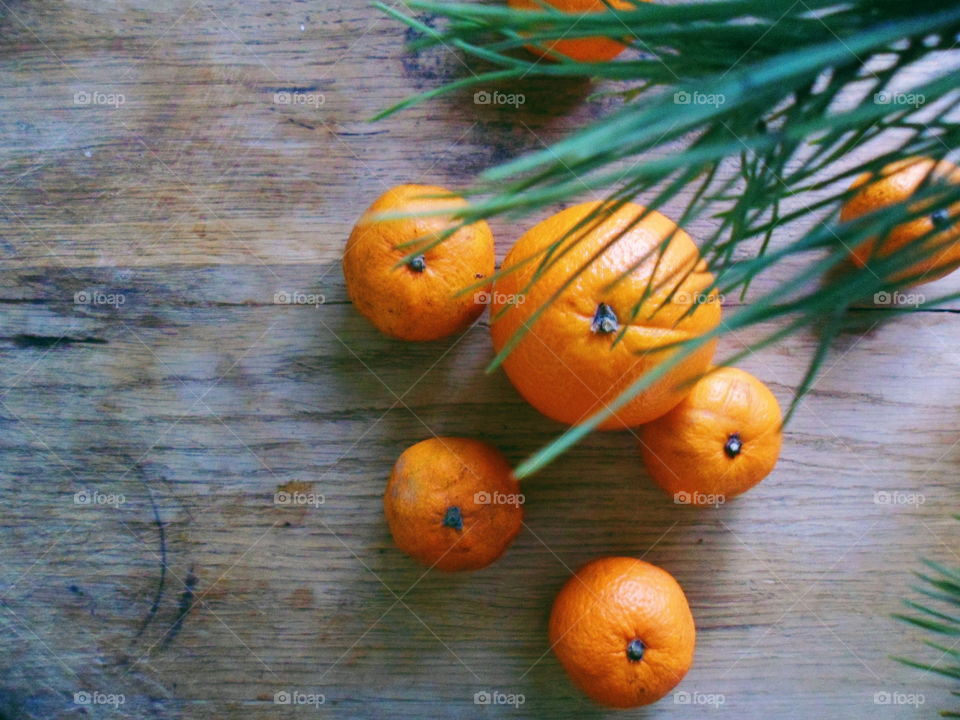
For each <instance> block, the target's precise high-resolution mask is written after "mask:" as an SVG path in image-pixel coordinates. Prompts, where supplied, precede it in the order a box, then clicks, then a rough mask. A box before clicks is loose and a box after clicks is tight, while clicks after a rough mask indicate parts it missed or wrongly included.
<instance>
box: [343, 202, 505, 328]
mask: <svg viewBox="0 0 960 720" xmlns="http://www.w3.org/2000/svg"><path fill="white" fill-rule="evenodd" d="M449 192H450V191H449V190H446V189H444V188H442V187H437V186H435V185H398V186H396V187H394V188H391V189H390V190H388V191H387V192H385V193H384V194H383V195H381V196H380V197H379V198H377V200H376V201H375V202H374V203H373V204H372V205H371V206H370V207H369V208H367V211H366V212H365V213H364V215H363V217H361V218H360V220H359V221H358V222H357V224H356V225H355V226H354V228H353V232H351V233H350V238H349V239H348V240H347V248H346V250H345V252H344V254H343V277H344V279H345V280H346V284H347V293H348V294H349V295H350V299H351V300H352V301H353V304H354V307H356V308H357V310H358V311H359V312H360V313H361V314H362V315H364V316H366V317H367V319H369V320H370V322H372V323H373V324H374V325H375V326H376V327H377V328H378V329H379V330H381V331H382V332H384V333H386V334H387V335H391V336H393V337H396V338H400V339H402V340H436V339H438V338H442V337H445V336H447V335H450V334H452V333H455V332H457V331H458V330H463V329H465V328H466V327H467V326H468V325H470V323H472V322H473V321H474V320H476V319H477V318H478V317H479V316H480V313H482V312H483V309H484V307H485V305H486V303H485V302H484V301H483V300H482V297H483V293H482V292H480V291H478V292H477V293H476V294H473V293H469V294H467V295H463V296H456V293H457V292H458V291H459V290H462V289H463V288H465V287H467V286H468V285H471V284H473V283H475V282H477V281H478V280H482V279H483V278H485V277H489V276H490V275H492V274H493V270H494V250H493V235H492V233H491V232H490V228H489V226H488V225H487V224H486V223H485V222H483V221H480V222H477V223H474V224H473V225H468V226H467V227H464V228H461V229H459V230H457V232H456V233H454V234H453V235H451V236H450V237H449V238H447V239H446V240H444V241H443V242H442V243H440V244H439V245H437V246H436V247H434V248H432V249H430V250H427V251H426V252H424V253H423V254H421V255H417V256H416V257H414V258H413V259H412V260H410V261H409V262H408V263H406V264H405V265H403V266H401V267H396V265H397V263H398V262H400V260H402V259H403V258H404V257H405V256H407V255H408V254H409V253H410V252H411V251H412V250H413V249H414V247H416V246H413V247H398V246H399V245H401V244H402V243H408V242H411V241H416V240H421V239H422V240H424V244H426V243H427V242H429V241H430V240H431V239H435V238H436V237H437V235H438V233H440V232H442V231H444V230H447V229H449V228H450V227H451V226H452V225H454V224H455V223H454V221H453V220H452V219H451V218H450V217H449V216H442V215H433V216H429V217H411V218H404V219H398V220H375V219H374V216H375V215H378V214H385V213H400V212H411V213H415V212H424V211H428V210H441V211H442V210H450V211H451V212H453V211H455V210H457V209H459V208H462V207H464V206H465V205H466V201H465V200H464V199H463V198H459V197H453V198H442V199H435V198H425V197H424V196H425V195H439V194H444V193H449Z"/></svg>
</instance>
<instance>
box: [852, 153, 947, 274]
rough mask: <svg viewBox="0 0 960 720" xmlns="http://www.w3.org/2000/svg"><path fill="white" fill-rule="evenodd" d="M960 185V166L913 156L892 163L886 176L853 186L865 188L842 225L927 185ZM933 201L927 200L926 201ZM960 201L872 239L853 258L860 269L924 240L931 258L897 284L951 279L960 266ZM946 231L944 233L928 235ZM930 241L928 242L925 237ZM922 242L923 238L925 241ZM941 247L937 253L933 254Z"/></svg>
mask: <svg viewBox="0 0 960 720" xmlns="http://www.w3.org/2000/svg"><path fill="white" fill-rule="evenodd" d="M924 182H930V183H948V184H950V185H957V184H960V168H958V167H957V166H956V165H954V164H953V163H951V162H949V161H947V160H941V161H940V162H937V161H936V160H934V159H933V158H928V157H911V158H906V159H904V160H898V161H897V162H893V163H890V164H889V165H886V166H884V167H883V168H882V169H881V170H880V177H879V178H875V177H874V176H873V175H872V174H871V173H864V174H863V175H861V176H860V177H858V178H857V179H856V180H854V182H853V184H852V185H851V186H850V189H851V190H854V189H856V188H860V191H859V192H857V193H855V194H854V195H853V196H852V197H851V198H850V199H849V200H848V201H847V202H846V203H845V204H844V205H843V208H841V210H840V221H841V222H847V221H849V220H854V219H856V218H858V217H861V216H862V215H866V214H868V213H870V212H874V211H876V210H879V209H881V208H884V207H888V206H890V205H895V204H897V203H901V202H905V201H906V200H909V199H910V198H911V197H912V196H913V194H914V193H915V192H916V191H917V189H918V188H920V186H921V185H922V184H923V183H924ZM925 202H927V201H925ZM958 217H960V202H958V203H955V204H953V205H951V206H950V207H949V208H944V209H941V210H937V211H935V212H933V213H931V214H930V215H927V216H921V217H918V218H916V219H915V220H911V221H910V222H906V223H902V224H900V225H897V226H896V227H895V228H893V230H892V231H890V233H888V234H887V235H886V237H884V238H882V239H880V240H878V239H877V238H868V239H867V240H866V241H864V242H863V243H861V244H860V245H859V246H857V247H856V248H854V249H853V251H852V252H851V254H850V256H851V259H852V260H853V262H854V263H855V264H856V265H857V266H858V267H864V266H865V265H867V263H869V261H870V259H871V258H873V257H884V256H887V255H890V254H891V253H893V252H894V251H896V250H899V249H901V248H903V247H905V246H907V245H909V244H911V243H914V242H917V241H920V242H922V243H923V244H924V245H925V246H928V247H930V248H931V250H932V252H931V254H930V257H927V258H924V259H921V260H917V261H916V262H914V263H911V264H910V265H909V266H908V267H907V269H906V270H904V271H903V272H902V273H897V275H896V276H895V277H894V278H892V279H894V280H896V279H900V278H905V277H910V276H917V275H919V276H920V277H919V278H918V279H916V280H914V281H912V283H911V284H919V283H924V282H930V281H931V280H936V279H938V278H941V277H943V276H944V275H948V274H949V273H951V272H952V271H953V270H955V269H956V268H957V267H958V266H960V242H958V240H960V222H957V221H955V218H958ZM938 228H941V230H940V232H937V233H935V234H933V235H927V234H928V233H932V232H934V231H935V230H936V229H938ZM925 235H927V237H925V238H924V236H925ZM921 238H923V239H922V240H921ZM934 248H935V250H933V249H934Z"/></svg>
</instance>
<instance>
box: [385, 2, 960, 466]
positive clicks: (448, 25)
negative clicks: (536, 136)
mask: <svg viewBox="0 0 960 720" xmlns="http://www.w3.org/2000/svg"><path fill="white" fill-rule="evenodd" d="M376 5H377V6H378V7H379V8H381V9H382V10H383V11H384V12H386V13H388V14H389V15H391V16H392V17H394V18H396V19H398V20H400V21H401V22H403V23H405V24H406V25H408V26H409V27H411V28H413V29H414V30H416V31H417V33H419V39H418V40H416V41H415V42H414V43H413V48H414V49H415V50H418V49H423V48H426V47H431V46H445V47H447V48H450V49H451V50H453V51H455V52H459V53H462V54H464V55H466V56H468V57H472V58H473V63H474V66H475V68H476V69H477V71H478V72H476V73H475V74H472V75H470V76H468V77H465V78H462V79H459V80H455V81H453V82H450V83H447V84H446V85H443V86H441V87H437V88H434V89H431V90H429V91H427V92H425V93H422V94H421V95H418V96H415V97H412V98H408V99H406V100H405V101H403V102H402V103H400V104H398V105H396V106H394V107H393V108H390V109H388V110H386V111H384V113H382V115H385V114H389V113H391V112H396V111H398V110H400V109H403V108H406V107H409V106H410V105H412V104H414V103H417V102H422V101H424V100H428V99H430V98H433V97H436V96H437V95H440V94H441V93H446V92H451V91H455V90H458V89H463V88H466V87H471V86H477V85H487V86H489V85H491V84H494V83H496V84H497V85H499V86H505V85H506V84H508V83H510V82H514V81H519V80H521V79H523V78H527V77H536V76H540V77H544V78H551V77H595V78H602V79H606V80H610V81H614V82H617V83H620V84H622V85H625V89H623V90H619V91H617V92H618V94H619V95H620V96H621V97H622V98H623V106H622V107H621V108H620V109H619V110H616V111H615V112H612V113H610V114H609V115H607V116H606V117H603V118H601V119H599V120H597V121H595V122H594V123H593V124H591V125H589V126H587V127H585V128H583V129H581V130H579V131H577V132H575V133H573V134H572V135H571V136H569V137H567V138H566V139H563V140H561V141H560V142H557V143H555V144H554V145H552V146H551V147H549V148H547V149H545V150H543V151H540V152H534V153H532V154H529V155H525V156H522V157H519V158H517V159H515V160H512V161H509V162H507V163H505V164H503V165H500V166H498V167H494V168H491V169H489V170H487V171H486V172H485V173H483V174H482V175H481V176H480V177H479V178H478V179H477V182H476V183H475V184H474V186H473V187H471V188H468V189H467V191H466V193H465V194H466V196H467V197H468V198H469V199H470V201H471V202H470V205H469V207H467V208H466V209H464V210H463V211H462V212H460V213H459V214H458V220H459V222H460V223H461V224H468V223H471V222H475V221H477V220H480V219H486V218H490V217H493V216H496V215H506V216H509V217H520V216H525V215H528V214H530V213H532V212H535V211H537V210H540V209H543V208H545V207H548V206H551V205H553V204H555V203H559V202H563V201H568V200H572V199H574V198H577V197H581V196H583V194H584V193H585V191H592V192H600V191H604V192H605V193H606V195H607V199H606V201H605V202H604V203H603V204H602V205H601V206H600V208H599V209H598V210H597V211H595V212H594V213H592V214H591V215H590V216H589V217H587V218H586V219H585V220H584V221H583V222H582V223H581V224H580V225H578V226H577V227H575V228H573V229H572V230H571V231H570V233H568V234H567V236H565V237H564V238H561V239H559V240H558V241H557V242H556V243H554V244H553V245H551V246H549V247H547V248H545V249H544V251H543V253H542V256H541V257H539V258H534V259H532V262H537V263H538V267H537V269H536V272H534V273H533V279H532V280H531V282H536V281H537V280H538V279H539V277H541V276H542V274H543V272H544V271H545V270H546V269H548V268H549V267H550V266H551V265H552V264H553V263H555V262H557V255H558V253H557V249H558V248H559V247H560V245H561V244H563V243H564V242H566V241H567V240H568V239H570V238H571V237H573V238H574V242H576V241H578V240H579V238H580V237H582V236H583V235H584V234H585V233H586V232H588V231H589V229H590V227H591V226H592V225H594V224H597V223H599V222H602V220H603V219H604V218H605V217H606V216H608V215H609V214H610V213H612V212H614V211H615V210H616V209H617V208H618V207H620V206H622V205H623V204H624V203H626V202H631V201H637V202H640V204H642V205H644V206H645V207H647V208H649V209H651V210H654V209H659V208H661V207H663V206H664V205H665V204H666V203H667V202H669V201H671V200H673V199H675V198H677V197H679V196H680V195H681V193H686V194H687V195H688V196H689V200H688V201H687V202H686V207H685V209H684V210H683V211H682V212H681V214H680V216H679V217H678V218H677V220H678V224H679V225H681V226H683V225H686V224H688V223H690V222H692V221H693V220H695V219H697V218H699V217H704V218H713V219H714V220H715V223H714V225H715V227H714V228H713V230H712V232H710V234H709V235H708V236H707V237H701V238H698V240H699V245H700V249H701V252H702V253H703V255H704V257H705V259H706V260H707V263H708V266H709V267H710V269H711V270H712V272H713V273H714V275H715V278H716V280H715V283H714V285H713V287H712V288H710V289H709V290H715V291H717V292H718V293H720V294H723V295H732V294H738V295H739V296H740V297H741V298H742V297H744V296H745V295H746V293H747V290H748V289H749V288H750V286H751V283H752V282H753V280H754V279H755V278H756V277H757V276H759V275H761V274H762V273H764V272H767V271H769V270H771V269H772V268H778V269H780V270H779V274H778V277H780V278H781V279H779V280H778V281H777V285H776V286H775V287H773V288H772V289H770V290H769V291H767V292H765V293H763V294H761V295H759V296H757V297H751V301H750V303H748V304H746V305H744V306H742V307H740V308H738V309H737V310H736V311H735V312H733V313H730V314H729V315H728V317H727V318H726V319H725V320H724V322H723V324H722V325H721V327H719V328H717V330H716V331H714V332H712V333H710V334H709V335H707V336H704V337H700V338H693V339H691V340H688V341H685V342H683V343H679V344H678V346H677V347H676V348H675V352H674V354H673V355H672V357H671V359H670V360H669V361H667V362H665V363H662V364H661V365H659V366H657V367H656V368H654V369H653V370H652V371H650V372H648V373H647V374H645V375H644V376H643V377H640V378H639V379H637V380H636V382H634V383H633V384H632V385H631V386H630V387H629V388H627V389H626V390H625V391H624V392H623V393H622V394H621V395H620V396H619V397H618V398H617V400H616V401H614V402H613V403H612V404H611V405H610V406H609V407H607V408H604V409H603V410H602V411H600V412H598V413H597V414H595V415H594V416H592V417H590V418H588V419H587V420H586V421H584V422H583V423H582V424H579V425H576V426H574V427H572V428H570V429H569V430H567V431H566V432H565V433H563V434H562V435H561V436H559V437H558V438H556V439H555V440H554V441H552V442H551V443H550V444H548V445H547V446H545V447H544V448H542V449H541V450H539V451H538V452H537V453H535V454H534V455H533V456H532V457H530V458H528V459H527V460H526V461H525V462H523V463H521V464H520V466H518V468H517V470H516V472H517V475H518V476H519V477H525V476H527V475H530V474H532V473H533V472H536V471H537V470H539V469H541V468H542V467H544V466H545V465H546V464H548V463H549V462H551V461H552V460H553V459H555V458H556V457H557V456H558V455H559V454H560V453H562V452H564V451H565V450H567V449H568V448H569V447H571V446H572V445H573V444H574V443H576V442H578V441H579V440H580V439H582V438H583V437H584V436H585V435H586V434H588V433H589V432H591V431H592V430H593V429H595V428H596V427H597V426H598V425H599V424H600V423H601V422H602V421H603V420H604V419H606V418H607V417H609V416H610V415H611V414H612V413H614V412H615V411H616V410H617V409H618V408H620V407H622V406H623V405H624V404H626V403H627V402H628V401H629V400H630V399H631V398H632V397H633V396H634V395H635V394H636V393H638V392H641V391H642V390H643V389H645V388H646V387H649V386H650V385H651V384H652V383H653V382H655V381H656V380H657V379H658V378H659V377H661V376H662V375H663V374H664V373H665V372H666V371H667V369H668V368H669V366H670V365H671V364H673V363H676V362H677V361H679V360H680V359H681V358H682V357H684V356H686V355H688V354H689V353H691V352H693V351H694V350H695V349H696V347H698V346H699V345H701V344H702V343H704V342H707V341H708V340H710V339H712V338H714V337H718V336H720V335H724V334H727V333H730V332H736V331H740V330H743V329H745V328H748V327H751V326H756V325H758V324H760V323H766V322H768V321H770V320H777V321H778V322H779V325H778V329H777V330H774V331H772V332H769V333H767V334H766V335H764V336H762V337H761V338H760V339H759V340H757V341H754V342H752V343H750V344H749V346H748V347H747V348H746V349H745V350H744V351H743V352H741V353H738V354H736V355H734V356H732V357H730V358H726V359H725V361H724V363H730V362H735V361H736V360H737V359H738V358H740V357H742V356H743V355H745V354H747V353H749V352H752V351H755V350H758V349H760V348H762V347H764V346H766V345H769V344H770V343H773V342H777V341H779V340H781V339H783V338H784V337H787V336H788V335H790V334H791V333H795V332H797V331H799V330H801V329H804V328H808V327H811V326H816V327H822V332H821V333H820V341H819V342H820V344H819V346H818V349H817V350H816V351H815V353H814V355H813V357H812V359H811V362H810V365H809V367H808V370H807V373H806V375H805V377H804V379H803V381H802V383H801V386H800V387H799V388H798V391H797V393H796V398H795V400H794V402H793V403H792V404H791V407H790V411H789V413H788V417H789V415H790V414H792V412H793V410H794V409H795V407H796V402H797V401H798V400H799V399H800V397H802V396H803V394H804V393H805V392H806V391H807V390H808V389H809V388H810V387H811V385H812V383H813V382H814V380H815V378H816V375H817V372H818V370H819V368H820V367H821V365H822V363H823V362H824V360H825V358H826V357H827V354H828V350H829V347H830V345H831V343H832V340H833V339H834V338H835V337H836V336H837V335H838V334H840V333H841V332H842V331H843V330H844V329H845V328H846V327H847V325H848V324H849V322H850V319H849V317H848V315H847V310H848V309H849V308H850V307H851V306H853V305H855V304H857V303H862V302H864V301H868V300H869V299H870V298H872V297H873V296H874V295H875V294H876V293H878V292H882V291H886V292H889V291H893V290H896V289H899V288H902V287H906V286H907V285H909V284H911V283H914V282H918V281H921V280H923V277H922V276H917V275H914V276H912V277H911V276H909V273H908V271H909V268H910V267H911V266H912V265H913V264H914V263H916V261H917V260H920V259H923V258H928V257H932V256H933V255H934V254H935V253H937V252H939V251H940V250H942V247H937V243H936V242H934V241H932V240H931V238H927V239H926V240H925V241H924V242H918V243H914V244H911V245H909V246H907V247H905V248H902V249H901V250H899V251H897V252H895V253H892V254H890V255H889V256H885V257H883V258H878V259H876V260H873V261H871V263H870V264H869V266H868V267H867V268H866V269H863V270H854V269H852V268H850V267H848V266H847V258H848V256H849V253H850V250H851V249H852V248H854V247H856V246H857V245H859V244H860V243H862V242H863V241H864V240H867V239H868V238H870V237H875V236H880V235H883V234H884V233H886V232H888V231H889V230H890V229H891V228H893V227H894V226H895V225H897V224H900V223H902V222H904V221H906V220H910V219H913V218H918V217H921V216H924V215H929V214H931V213H934V212H936V211H937V210H938V209H946V208H948V207H949V206H951V205H952V204H954V203H957V202H958V201H960V188H958V187H957V186H942V185H939V184H937V183H935V182H933V181H929V182H927V183H925V184H924V186H922V187H921V189H920V191H919V192H918V193H917V194H916V196H915V198H914V200H913V201H912V202H911V203H909V204H908V203H904V204H902V205H895V206H891V207H890V208H887V209H884V210H883V211H880V212H877V213H873V214H871V215H869V216H867V217H864V218H860V219H859V220H857V221H854V222H851V223H847V224H844V225H840V224H839V223H838V222H837V219H836V215H837V209H838V207H839V205H840V203H841V202H842V201H843V200H844V199H846V198H847V197H849V195H850V191H849V190H848V189H847V188H848V186H849V184H850V182H851V180H852V179H853V178H854V177H856V176H857V175H859V174H861V173H864V172H871V173H876V172H877V171H879V170H880V168H882V167H883V166H884V165H886V164H887V163H889V162H891V161H893V160H898V159H902V158H905V157H910V156H920V155H922V156H928V157H931V158H935V159H938V160H939V159H942V158H944V157H946V156H948V155H949V154H950V152H951V151H952V150H953V149H954V148H956V147H958V141H960V125H958V123H957V122H956V121H955V118H956V114H957V106H958V104H960V92H958V86H960V76H958V75H957V74H956V73H941V74H938V73H936V72H933V73H930V72H924V73H914V74H912V75H911V74H909V73H907V72H905V70H906V69H907V68H908V67H909V66H911V65H913V64H915V63H917V62H918V61H920V60H929V59H930V58H936V57H938V55H937V53H941V52H943V51H946V50H950V49H952V48H953V47H954V46H955V45H956V43H957V39H958V37H960V6H957V5H945V4H944V3H942V2H939V1H935V0H914V2H911V3H903V2H902V0H900V1H898V2H894V1H893V0H848V2H836V1H834V0H802V1H801V2H795V1H794V0H718V1H717V2H697V3H684V4H678V5H662V4H657V3H653V2H651V3H646V2H637V3H636V7H634V8H633V9H630V10H626V11H615V10H613V9H612V8H611V9H610V10H609V11H608V12H603V13H595V14H589V15H571V14H566V13H561V12H557V11H553V10H551V9H550V8H549V7H548V6H547V5H544V9H543V10H542V11H520V10H513V9H510V8H507V7H503V6H498V5H483V4H449V3H441V2H434V1H432V0H406V9H404V10H399V9H396V8H393V7H389V6H387V5H384V4H382V3H376ZM424 15H427V16H431V17H432V18H439V19H440V24H439V26H437V27H434V25H436V23H434V22H433V21H430V22H425V21H424V20H423V19H422V18H423V16H424ZM594 36H605V37H609V38H613V39H616V40H620V41H623V42H627V43H629V44H630V45H631V46H632V47H633V48H634V49H635V50H637V51H638V53H636V54H635V56H634V57H633V58H632V59H621V60H614V61H610V62H598V63H582V62H576V61H573V60H570V59H566V58H562V57H557V58H555V59H554V60H544V59H539V58H537V57H536V56H534V55H532V54H529V53H527V52H526V51H525V50H523V49H522V47H523V46H524V45H537V46H540V47H546V44H547V43H549V42H550V41H551V40H555V39H558V38H568V39H569V38H575V37H594ZM911 78H913V79H914V80H913V84H911V85H907V86H904V85H903V84H902V83H903V82H904V81H905V80H908V81H909V80H910V79H911ZM918 78H919V79H918ZM703 97H707V98H712V102H693V100H695V99H697V98H703ZM903 99H906V100H911V99H912V100H913V102H906V103H905V102H901V100H903ZM877 141H879V143H878V142H877ZM678 142H685V146H684V148H683V149H682V150H680V151H677V150H675V149H674V148H675V147H676V145H677V144H678ZM878 144H879V145H881V146H882V148H883V150H882V151H878V150H871V149H870V148H872V147H874V146H876V145H878ZM668 148H669V149H668ZM851 158H857V159H856V160H854V161H853V162H851V160H850V159H851ZM730 163H734V166H735V167H736V169H737V172H736V173H733V174H732V175H731V173H729V172H723V173H722V172H720V170H721V166H724V167H729V166H730ZM721 176H725V177H726V179H723V180H721V179H720V178H721ZM921 200H922V201H923V202H922V203H921V202H920V201H921ZM638 221H639V220H638ZM788 228H789V230H788ZM443 239H444V237H438V238H436V239H435V240H434V242H442V241H443ZM417 251H418V252H423V247H422V245H421V246H418V248H417ZM798 260H799V261H800V262H796V261H798ZM789 268H794V269H792V270H790V269H789ZM797 268H799V269H797ZM514 269H515V268H514ZM585 269H586V267H585V266H584V267H581V268H580V270H579V272H582V271H583V270H585ZM509 271H510V270H507V271H503V270H501V271H500V272H499V273H497V276H500V275H502V274H503V273H504V272H509ZM625 274H626V273H625ZM784 275H785V276H784ZM575 277H576V276H574V278H575ZM574 278H571V281H573V279H574ZM679 285H680V281H679V280H678V282H677V287H679ZM649 291H650V288H647V292H645V293H644V295H643V297H638V298H637V302H636V304H635V305H634V307H633V310H632V314H631V316H630V318H629V320H631V321H632V320H634V319H636V317H637V315H638V313H639V312H640V311H641V307H642V306H643V301H644V300H645V299H646V296H647V295H648V294H649ZM958 296H960V293H956V294H952V295H949V296H945V297H939V298H934V299H931V300H929V301H927V302H925V303H922V304H921V305H919V306H916V307H910V308H891V310H892V312H891V314H895V313H897V312H907V311H912V310H916V309H923V308H925V307H929V306H932V305H935V304H938V303H942V302H945V301H947V300H950V299H953V298H955V297H958ZM554 297H556V295H555V296H554ZM669 299H670V296H669V295H668V297H667V299H666V300H665V301H664V302H668V301H669ZM545 307H546V306H542V307H541V308H539V312H542V311H543V310H544V309H545ZM509 311H510V310H509V308H508V309H507V310H506V312H509ZM535 317H537V316H536V315H535V316H534V318H535ZM626 324H627V323H624V325H626ZM534 325H535V323H534V322H530V323H528V324H527V326H526V327H525V328H523V329H521V330H518V331H517V334H516V335H515V336H514V338H512V340H511V341H510V342H508V343H507V346H506V347H505V348H504V349H503V351H502V352H500V353H499V354H498V355H497V357H496V358H495V359H494V361H493V363H492V365H491V367H496V366H497V365H499V364H500V363H501V362H502V361H503V359H504V357H505V355H506V354H507V353H509V352H510V350H511V349H512V348H513V347H514V346H515V345H516V343H517V342H518V341H519V340H520V339H521V338H522V336H523V333H525V332H527V331H529V327H530V326H534Z"/></svg>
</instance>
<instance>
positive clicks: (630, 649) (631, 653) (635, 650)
mask: <svg viewBox="0 0 960 720" xmlns="http://www.w3.org/2000/svg"><path fill="white" fill-rule="evenodd" d="M643 650H644V648H643V641H642V640H639V639H636V638H634V639H633V640H631V641H630V644H629V645H627V660H629V661H630V662H640V661H641V660H643Z"/></svg>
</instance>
